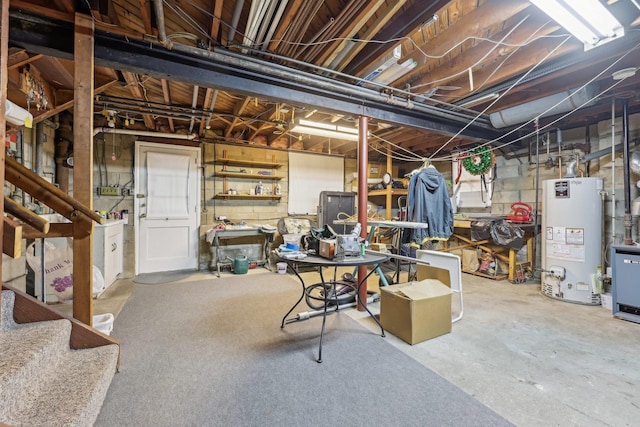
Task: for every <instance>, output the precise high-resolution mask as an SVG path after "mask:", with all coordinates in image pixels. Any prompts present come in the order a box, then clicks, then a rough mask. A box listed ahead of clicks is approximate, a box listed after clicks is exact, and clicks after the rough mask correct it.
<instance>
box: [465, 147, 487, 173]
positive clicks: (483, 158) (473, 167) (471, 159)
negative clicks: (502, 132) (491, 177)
mask: <svg viewBox="0 0 640 427" xmlns="http://www.w3.org/2000/svg"><path fill="white" fill-rule="evenodd" d="M492 164H493V155H492V153H491V151H489V149H488V148H485V147H478V148H476V149H475V150H473V151H472V152H471V153H470V154H469V156H467V157H465V158H464V159H462V166H464V168H465V170H466V171H467V172H469V173H470V174H471V175H482V174H485V173H487V172H488V171H489V169H491V166H492Z"/></svg>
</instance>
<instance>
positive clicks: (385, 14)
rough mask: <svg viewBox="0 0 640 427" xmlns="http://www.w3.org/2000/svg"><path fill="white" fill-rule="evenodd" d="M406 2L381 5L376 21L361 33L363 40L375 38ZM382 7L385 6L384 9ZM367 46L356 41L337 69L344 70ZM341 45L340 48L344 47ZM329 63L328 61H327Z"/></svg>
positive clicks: (403, 0) (402, 0) (399, 0)
mask: <svg viewBox="0 0 640 427" xmlns="http://www.w3.org/2000/svg"><path fill="white" fill-rule="evenodd" d="M405 3H406V0H398V1H395V2H391V5H388V4H387V3H385V4H383V5H382V6H381V10H379V12H380V13H378V14H377V18H376V19H375V21H374V22H373V23H372V24H371V25H370V26H369V27H368V28H367V29H366V30H365V31H364V32H363V33H362V34H361V35H360V39H361V40H371V39H374V38H375V36H376V34H378V32H379V31H380V30H381V29H382V28H383V27H384V26H385V25H386V24H387V23H388V22H389V19H391V18H392V17H393V16H394V15H395V14H396V13H397V12H398V10H399V9H400V8H401V7H402V6H403V5H404V4H405ZM382 7H385V8H384V9H382ZM365 46H366V42H356V43H355V44H354V45H353V46H352V47H351V49H350V51H349V52H348V53H347V54H346V55H345V56H344V57H343V58H342V60H341V61H340V62H339V63H338V64H336V67H335V69H336V70H338V71H342V70H343V69H344V67H345V66H346V64H349V63H350V62H351V60H352V59H353V58H354V57H355V56H356V55H357V54H358V53H359V52H360V51H361V50H362V49H363V48H364V47H365ZM343 48H344V46H343V47H341V48H340V49H343ZM325 65H328V63H325Z"/></svg>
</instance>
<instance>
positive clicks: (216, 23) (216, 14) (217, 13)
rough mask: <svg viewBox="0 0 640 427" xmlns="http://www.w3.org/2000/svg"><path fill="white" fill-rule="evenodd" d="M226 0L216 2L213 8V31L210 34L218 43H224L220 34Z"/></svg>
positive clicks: (216, 0)
mask: <svg viewBox="0 0 640 427" xmlns="http://www.w3.org/2000/svg"><path fill="white" fill-rule="evenodd" d="M223 5H224V0H214V1H213V5H212V6H211V8H212V10H211V12H212V15H213V18H212V19H211V31H210V32H209V34H210V35H211V38H212V39H213V40H215V41H217V42H218V43H220V42H221V41H222V34H221V33H220V18H222V6H223Z"/></svg>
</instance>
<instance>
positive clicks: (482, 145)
mask: <svg viewBox="0 0 640 427" xmlns="http://www.w3.org/2000/svg"><path fill="white" fill-rule="evenodd" d="M639 48H640V43H638V44H636V45H635V46H634V47H632V48H631V49H629V50H627V51H626V52H625V53H623V54H622V55H621V56H620V57H618V58H617V59H616V60H615V61H613V62H612V63H611V64H609V65H608V66H607V67H606V68H604V69H603V70H602V71H600V72H599V73H598V74H596V75H595V76H594V77H592V78H591V79H590V80H589V81H587V82H586V83H584V84H583V85H582V86H580V87H579V88H577V89H578V90H580V89H583V88H585V87H586V86H588V85H589V84H591V83H593V82H594V81H596V80H597V79H598V78H600V77H601V76H602V75H604V74H605V73H608V72H609V71H610V70H611V69H612V68H613V67H614V66H615V65H617V64H618V63H619V62H620V61H622V60H623V59H624V58H626V57H627V56H628V55H630V54H631V53H633V52H634V51H636V50H638V49H639ZM624 80H626V78H624V79H620V80H616V81H614V83H613V84H612V85H611V86H609V87H607V88H606V89H604V90H601V91H600V92H599V93H597V94H596V95H595V96H594V98H599V97H601V96H602V95H604V94H606V93H607V92H609V91H611V90H612V89H614V88H615V87H616V86H618V85H619V84H620V83H622V82H623V81H624ZM516 83H517V82H516ZM512 87H513V86H512ZM510 89H511V87H510V88H509V89H508V90H510ZM570 97H571V95H567V96H566V97H564V98H563V99H562V100H560V101H558V103H556V104H555V105H553V106H551V107H549V108H548V109H547V110H545V111H543V112H541V113H539V114H538V115H537V116H536V117H535V118H533V119H531V120H529V121H527V122H524V123H522V124H520V125H519V126H517V127H516V128H514V129H512V130H511V131H509V132H507V133H505V134H503V135H501V136H499V137H498V138H495V139H493V140H490V141H487V142H485V143H483V144H480V145H479V146H478V147H485V146H488V145H490V144H493V143H495V142H497V141H500V140H502V139H504V138H505V137H507V136H509V135H512V134H513V133H515V132H517V131H519V130H521V129H523V128H524V127H526V126H528V125H530V124H532V123H534V122H535V121H536V120H538V118H540V117H542V116H544V114H545V113H547V112H548V111H551V110H552V109H553V108H555V107H556V106H557V105H559V104H560V103H562V102H564V101H565V100H567V99H569V98H570ZM496 101H497V100H496ZM589 102H591V99H589V100H587V101H585V102H583V103H582V104H580V105H579V106H577V107H576V108H574V109H573V110H571V111H569V112H567V113H565V114H564V115H561V116H559V117H558V118H556V119H555V120H553V121H551V122H549V123H547V124H546V125H544V126H543V127H541V128H540V129H539V130H545V129H548V128H551V127H552V126H553V125H555V124H556V123H558V122H559V121H561V120H564V119H565V118H567V117H569V116H571V115H572V114H575V113H576V112H577V111H578V110H579V109H580V108H582V107H584V106H585V105H586V104H587V103H589ZM494 103H495V101H494V102H493V103H491V105H493V104H494ZM491 105H489V106H488V107H487V108H489V107H491ZM483 111H486V109H485V110H483ZM535 134H536V131H535V130H534V131H531V132H529V133H528V134H525V135H522V136H520V137H519V138H516V139H514V140H511V141H508V142H506V143H504V144H500V145H498V146H494V147H492V148H489V149H490V150H492V151H493V150H497V149H500V148H503V147H506V146H508V145H511V144H513V143H515V142H518V141H521V140H523V139H526V138H530V137H532V136H534V135H535ZM478 147H475V148H478ZM453 158H454V156H443V157H441V158H434V159H432V160H435V161H437V160H452V159H453Z"/></svg>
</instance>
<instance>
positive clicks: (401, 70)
mask: <svg viewBox="0 0 640 427" xmlns="http://www.w3.org/2000/svg"><path fill="white" fill-rule="evenodd" d="M416 66H418V63H417V62H416V61H415V60H413V59H411V58H409V59H407V60H406V61H404V62H403V63H402V64H399V63H397V62H396V63H395V64H394V65H392V66H391V67H389V68H387V69H386V70H385V71H384V72H383V73H380V74H378V75H377V76H375V77H374V78H373V79H371V80H373V81H374V82H377V83H381V84H384V85H386V84H389V83H391V82H394V81H396V80H398V79H399V78H400V77H402V76H404V75H405V74H407V73H408V72H409V71H411V70H413V69H414V68H416Z"/></svg>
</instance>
